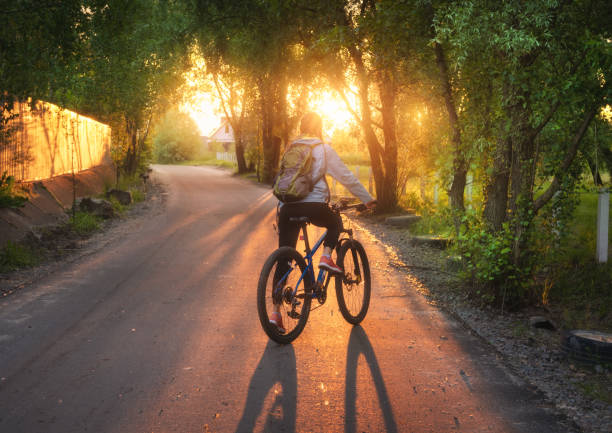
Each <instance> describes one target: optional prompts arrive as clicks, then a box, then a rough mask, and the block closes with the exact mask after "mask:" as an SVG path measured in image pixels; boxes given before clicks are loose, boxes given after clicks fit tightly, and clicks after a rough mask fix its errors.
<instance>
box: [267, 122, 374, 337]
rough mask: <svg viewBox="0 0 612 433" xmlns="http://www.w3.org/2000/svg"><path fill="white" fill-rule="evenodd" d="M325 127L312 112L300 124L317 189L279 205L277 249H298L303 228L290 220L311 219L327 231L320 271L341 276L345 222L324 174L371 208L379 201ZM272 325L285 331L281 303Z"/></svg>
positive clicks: (280, 274) (271, 321) (278, 272)
mask: <svg viewBox="0 0 612 433" xmlns="http://www.w3.org/2000/svg"><path fill="white" fill-rule="evenodd" d="M322 127H323V122H322V120H321V117H320V116H319V115H318V114H316V113H313V112H310V113H306V114H305V115H304V116H303V117H302V120H301V122H300V136H299V137H298V138H297V139H296V140H295V142H298V141H299V142H301V143H306V144H310V145H311V146H313V149H312V157H313V164H312V171H311V175H312V180H313V182H314V187H313V189H312V192H310V194H308V195H307V196H306V198H304V199H303V200H301V201H297V202H292V203H280V204H279V207H280V210H279V215H278V232H279V236H278V246H279V247H284V246H290V247H292V248H295V246H296V244H297V238H298V235H299V230H300V226H299V224H298V223H297V222H294V221H290V220H289V219H290V218H299V217H308V218H309V219H310V222H311V223H312V224H314V225H316V226H318V227H324V228H326V229H327V234H326V236H325V239H324V241H323V247H324V248H323V254H322V256H321V259H320V261H319V268H323V269H325V270H327V271H328V272H330V273H332V274H340V273H342V269H340V268H339V267H338V266H337V265H336V264H335V263H334V261H333V259H332V257H331V253H332V251H333V249H334V248H335V247H336V244H337V243H338V238H339V236H340V227H341V226H342V221H341V219H340V215H339V214H337V213H335V212H333V211H332V210H331V209H330V207H329V205H328V203H329V199H330V191H329V186H328V185H327V181H326V180H325V174H329V175H330V176H332V177H333V178H334V179H336V180H337V181H338V182H340V183H341V184H342V185H344V186H345V187H346V188H347V189H348V190H349V191H350V192H351V194H353V195H354V196H355V197H357V198H358V199H360V200H361V201H362V202H363V203H364V204H365V205H366V206H367V207H368V208H373V207H374V206H376V200H374V198H373V197H372V196H371V195H370V193H369V192H368V191H367V190H366V189H365V188H364V186H363V185H362V184H361V183H360V182H359V180H358V179H357V177H355V175H354V174H353V173H352V172H351V171H350V170H349V169H348V167H347V166H346V165H345V164H344V163H343V162H342V160H341V159H340V157H339V156H338V154H337V153H336V151H334V149H332V147H331V146H330V145H329V144H327V143H324V142H323V139H322V137H323V134H322ZM284 272H286V270H283V269H277V270H276V278H275V280H276V279H278V278H280V277H282V275H283V274H284ZM270 323H272V324H274V325H276V327H277V328H278V330H279V332H281V333H284V332H285V330H284V328H283V323H282V316H281V314H280V304H276V305H274V311H273V312H272V314H271V315H270Z"/></svg>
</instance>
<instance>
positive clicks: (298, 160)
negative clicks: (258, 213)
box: [273, 141, 322, 203]
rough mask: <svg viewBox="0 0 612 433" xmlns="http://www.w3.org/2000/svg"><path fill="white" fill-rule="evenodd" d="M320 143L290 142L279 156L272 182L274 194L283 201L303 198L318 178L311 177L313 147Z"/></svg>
mask: <svg viewBox="0 0 612 433" xmlns="http://www.w3.org/2000/svg"><path fill="white" fill-rule="evenodd" d="M320 144H322V143H321V142H318V143H315V144H308V143H303V142H299V141H294V142H293V143H291V144H290V145H289V146H288V147H287V149H286V150H285V153H283V156H282V158H281V163H280V170H279V172H278V175H277V176H276V181H275V182H274V191H273V192H274V195H275V196H276V198H278V199H279V200H280V201H282V202H283V203H291V202H294V201H299V200H302V199H304V198H306V196H307V195H308V194H310V192H312V189H313V188H314V185H315V184H316V183H317V182H318V181H319V180H320V179H316V180H314V181H313V179H312V165H313V162H314V158H313V156H312V151H313V149H314V148H315V147H316V146H318V145H320Z"/></svg>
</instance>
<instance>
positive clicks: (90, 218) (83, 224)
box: [70, 212, 102, 236]
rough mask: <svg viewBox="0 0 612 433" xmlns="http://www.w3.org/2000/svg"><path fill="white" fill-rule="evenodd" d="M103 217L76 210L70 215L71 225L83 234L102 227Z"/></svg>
mask: <svg viewBox="0 0 612 433" xmlns="http://www.w3.org/2000/svg"><path fill="white" fill-rule="evenodd" d="M101 221H102V220H101V218H100V217H97V216H95V215H92V214H90V213H87V212H76V213H75V214H74V215H72V216H71V217H70V226H71V227H72V229H73V230H74V231H75V232H76V233H78V234H79V235H81V236H84V235H88V234H90V233H92V232H94V231H96V230H98V229H99V228H100V223H101Z"/></svg>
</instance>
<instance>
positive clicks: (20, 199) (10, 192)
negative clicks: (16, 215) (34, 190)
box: [0, 171, 28, 208]
mask: <svg viewBox="0 0 612 433" xmlns="http://www.w3.org/2000/svg"><path fill="white" fill-rule="evenodd" d="M26 201H28V198H27V197H25V196H23V195H21V194H19V193H17V192H16V191H15V179H14V178H13V176H8V175H7V172H6V171H5V172H4V173H2V176H1V177H0V208H18V207H21V206H23V205H24V204H25V202H26Z"/></svg>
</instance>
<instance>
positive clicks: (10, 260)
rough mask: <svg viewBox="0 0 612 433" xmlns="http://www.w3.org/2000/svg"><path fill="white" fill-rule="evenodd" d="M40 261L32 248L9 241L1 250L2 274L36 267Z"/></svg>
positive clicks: (0, 263)
mask: <svg viewBox="0 0 612 433" xmlns="http://www.w3.org/2000/svg"><path fill="white" fill-rule="evenodd" d="M38 260H39V259H38V257H37V255H36V254H35V253H34V252H33V251H32V250H31V249H30V248H28V247H26V246H24V245H21V244H18V243H16V242H12V241H8V242H7V243H6V244H5V245H4V247H3V248H2V249H0V272H8V271H13V270H16V269H20V268H25V267H30V266H34V265H36V264H37V263H38Z"/></svg>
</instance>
